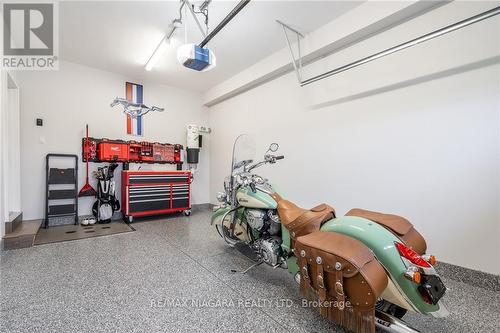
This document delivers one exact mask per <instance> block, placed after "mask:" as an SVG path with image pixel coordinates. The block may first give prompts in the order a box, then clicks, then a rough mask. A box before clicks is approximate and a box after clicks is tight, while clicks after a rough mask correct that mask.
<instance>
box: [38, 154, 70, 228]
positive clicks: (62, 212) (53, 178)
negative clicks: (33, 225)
mask: <svg viewBox="0 0 500 333" xmlns="http://www.w3.org/2000/svg"><path fill="white" fill-rule="evenodd" d="M52 157H57V158H71V159H74V160H75V166H74V168H66V169H59V168H51V167H50V159H51V158H52ZM45 176H46V177H45V179H46V181H45V221H44V228H48V227H49V219H50V218H54V217H65V216H74V217H75V224H78V156H77V155H70V154H47V156H46V158H45ZM58 185H66V186H65V187H68V185H73V188H70V189H68V188H64V189H61V188H60V187H61V186H58ZM52 200H73V203H72V204H51V203H50V202H51V201H52Z"/></svg>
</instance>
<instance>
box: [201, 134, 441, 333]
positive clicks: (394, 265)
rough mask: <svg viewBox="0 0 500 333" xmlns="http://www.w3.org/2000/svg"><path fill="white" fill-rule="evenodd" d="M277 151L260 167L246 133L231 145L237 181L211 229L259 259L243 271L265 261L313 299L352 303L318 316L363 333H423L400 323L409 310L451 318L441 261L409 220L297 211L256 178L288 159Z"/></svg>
mask: <svg viewBox="0 0 500 333" xmlns="http://www.w3.org/2000/svg"><path fill="white" fill-rule="evenodd" d="M278 149H279V146H278V144H276V143H273V144H271V145H270V146H269V149H268V150H267V152H266V153H265V155H264V159H263V160H262V161H258V162H255V161H254V156H255V143H254V141H253V140H252V138H251V137H250V136H248V135H246V134H244V135H240V136H239V137H238V138H237V139H236V140H235V143H234V146H233V160H232V167H231V175H229V176H228V177H226V178H225V180H224V192H220V193H219V194H218V196H217V199H218V201H219V202H220V204H219V205H218V206H216V207H214V213H213V215H212V221H211V223H212V225H213V226H215V228H216V230H217V232H218V233H219V235H220V236H221V237H222V238H223V239H224V241H225V242H226V243H228V244H229V245H230V246H232V247H234V248H236V249H238V250H239V251H240V252H241V253H242V254H244V255H245V256H247V257H248V258H250V259H251V260H253V261H254V264H253V265H252V266H250V267H249V268H248V269H246V270H245V271H242V272H239V273H246V272H247V271H248V270H249V269H252V268H254V267H256V266H258V265H261V264H263V263H265V264H267V265H270V266H272V267H275V268H278V267H280V268H284V269H287V270H288V271H289V272H290V273H291V274H292V275H293V276H294V278H295V280H296V281H297V282H298V283H299V284H300V285H301V292H302V291H304V293H303V295H306V294H307V295H308V298H315V297H316V298H318V299H319V300H323V301H326V300H335V301H336V302H337V301H342V302H345V301H347V302H349V301H351V302H352V304H351V306H352V309H353V310H352V309H351V310H345V308H344V307H343V306H342V307H340V306H339V307H338V309H335V310H332V309H330V308H328V309H325V308H320V313H321V314H323V315H325V316H327V317H329V318H330V319H333V320H335V321H336V322H337V323H338V324H340V325H342V326H345V327H347V328H348V329H351V330H353V331H357V332H372V331H374V328H375V327H376V328H378V329H382V330H384V331H386V332H418V331H417V330H415V329H414V328H411V327H410V326H409V325H408V324H406V323H405V322H404V321H403V320H402V317H403V316H404V315H405V313H406V312H407V311H414V312H417V313H421V314H428V315H432V316H434V317H445V316H447V315H448V311H447V310H446V308H445V306H444V305H443V303H442V301H441V298H442V297H443V295H444V294H445V291H446V287H445V286H444V284H443V282H442V280H441V278H440V277H439V275H438V274H437V272H436V270H435V269H434V267H433V265H434V264H435V257H434V256H432V255H428V254H425V251H426V243H425V240H424V239H423V237H422V236H421V235H420V234H419V233H418V232H417V231H416V230H415V228H413V225H411V223H410V222H408V221H407V220H406V219H404V218H402V217H399V216H396V215H389V214H382V213H376V212H370V211H366V210H362V209H353V210H351V211H349V212H348V213H347V214H346V215H345V216H341V217H337V216H336V215H335V211H334V209H333V208H332V207H330V206H328V205H324V204H323V205H320V206H318V207H315V208H313V209H311V210H308V209H302V208H300V207H297V206H296V205H295V204H293V203H291V202H290V201H288V200H285V199H283V198H282V197H281V195H280V194H279V193H278V192H277V191H276V190H275V188H274V187H273V186H272V185H271V184H269V182H268V180H267V179H264V178H263V177H261V176H259V175H257V174H255V173H254V172H253V171H254V170H255V169H257V168H258V167H260V166H263V165H266V164H274V163H276V162H278V161H279V160H282V159H283V158H284V156H277V155H274V153H275V152H276V151H277V150H278ZM316 243H317V244H316ZM311 253H313V254H314V256H312V257H311ZM318 253H319V254H318ZM308 258H309V259H308ZM329 263H330V264H329ZM349 271H355V272H356V273H360V274H357V275H356V274H354V273H352V272H349ZM352 277H355V278H352ZM363 288H365V289H363ZM361 290H365V291H366V292H365V294H363V295H360V293H361V292H360V291H361ZM311 291H312V292H311ZM359 300H362V303H363V304H360V301H359ZM370 300H373V302H372V303H373V309H372V308H371V304H372V303H371V301H370ZM335 304H337V303H335ZM338 304H341V303H338ZM342 304H344V303H342ZM349 311H350V312H349ZM370 313H373V316H370ZM347 318H354V319H352V320H351V319H347ZM356 318H357V319H356ZM359 318H364V319H359ZM367 318H368V319H367ZM363 321H364V324H363ZM365 324H366V325H365Z"/></svg>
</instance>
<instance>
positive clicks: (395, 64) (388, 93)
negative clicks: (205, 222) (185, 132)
mask: <svg viewBox="0 0 500 333" xmlns="http://www.w3.org/2000/svg"><path fill="white" fill-rule="evenodd" d="M473 5H474V4H473V3H472V4H471V3H466V4H456V5H453V7H448V5H447V6H443V7H442V8H440V9H439V10H437V11H436V12H433V13H430V14H429V15H427V14H426V16H424V17H422V18H419V19H418V20H415V21H413V22H410V23H408V24H405V25H404V26H400V27H398V28H397V29H393V30H391V31H388V32H386V33H384V34H382V35H379V36H376V37H373V38H372V39H370V40H368V41H366V42H363V43H360V44H358V45H356V46H355V47H352V48H349V49H346V50H344V51H342V52H341V53H338V54H334V55H332V56H330V57H328V58H327V59H325V60H324V61H322V62H319V63H316V64H314V65H312V66H309V67H308V68H307V69H306V77H307V76H308V75H311V74H312V73H320V72H321V71H323V70H327V69H330V68H333V67H335V66H338V65H342V64H345V63H346V62H348V61H352V60H355V59H357V58H360V57H362V56H366V55H368V54H370V53H373V52H375V51H378V50H381V49H382V48H383V47H388V46H391V45H392V44H394V42H401V41H404V40H405V39H408V38H410V37H415V36H418V34H421V33H423V32H427V31H430V30H431V29H433V28H438V27H440V26H442V25H443V23H444V21H443V20H440V19H438V18H439V17H442V16H444V15H448V17H449V18H450V20H452V21H453V20H454V19H455V18H457V17H468V16H470V15H471V13H475V11H477V10H480V9H481V8H479V7H478V8H471V7H470V6H473ZM483 5H484V4H483ZM479 6H481V5H479ZM446 7H448V8H446ZM445 8H446V9H445ZM471 9H472V10H471ZM360 19H362V18H360ZM495 20H496V21H495ZM498 23H499V21H498V18H497V19H492V20H489V21H484V22H481V23H479V24H477V25H475V26H472V27H469V28H467V29H464V30H461V31H458V32H454V33H453V34H450V35H448V36H447V37H443V38H439V39H436V40H434V41H433V42H429V43H427V44H421V45H419V46H418V47H415V48H413V49H410V50H407V51H404V52H401V53H398V54H395V55H392V56H389V57H386V58H384V59H381V60H378V61H376V62H373V63H371V64H369V65H366V66H363V67H359V68H357V69H355V70H352V71H349V72H346V73H343V74H342V75H340V76H338V77H335V78H330V79H328V80H326V81H322V82H318V83H316V84H313V85H311V86H308V87H307V88H300V87H299V86H298V83H297V81H296V77H295V74H294V73H290V74H288V75H286V76H283V77H281V78H279V79H276V80H274V81H271V82H268V83H266V84H264V85H261V86H259V87H257V88H255V89H253V90H250V91H248V92H246V93H244V94H241V95H238V96H236V97H234V98H232V99H229V100H227V101H224V102H222V103H220V104H217V105H215V106H212V107H211V108H210V125H211V127H212V129H213V133H212V136H211V155H210V161H211V169H210V170H211V171H210V189H211V200H212V202H215V193H216V192H217V191H220V190H221V189H222V185H223V177H224V176H225V175H226V174H227V173H228V170H229V168H230V154H231V146H232V142H233V140H234V138H235V137H236V136H237V135H238V134H240V133H243V132H246V133H249V134H252V135H253V136H254V137H256V141H257V144H258V147H259V148H260V155H262V154H263V153H264V150H265V148H266V147H267V145H268V144H269V143H270V142H272V141H276V142H278V143H280V145H281V150H280V151H281V153H283V154H284V155H285V156H286V159H285V160H283V161H281V162H280V163H278V164H277V165H273V166H266V167H264V168H262V169H260V170H259V172H260V173H261V174H262V175H264V176H267V177H269V178H270V179H271V181H272V182H274V183H276V184H277V185H278V188H279V189H280V190H281V191H282V192H283V194H284V196H285V197H286V198H288V199H290V200H292V201H295V202H297V203H298V204H299V205H301V206H305V207H312V206H313V205H315V204H317V203H320V202H327V203H329V204H332V205H333V206H334V207H336V209H337V211H338V213H339V214H344V213H346V212H347V211H348V210H349V209H351V208H353V207H362V208H366V209H370V210H376V211H382V212H387V213H395V214H400V215H402V216H405V217H407V218H409V219H410V220H411V221H412V223H413V224H414V225H415V226H416V228H417V229H418V230H419V231H420V232H422V233H423V235H424V236H425V237H426V239H427V241H428V245H429V252H430V253H434V254H436V255H437V256H438V259H440V260H442V261H445V262H449V263H453V264H457V265H461V266H465V267H469V268H473V269H479V270H482V271H486V272H490V273H495V274H499V273H500V263H499V260H498V257H499V254H500V248H499V238H500V233H499V224H500V212H499V200H500V195H499V191H500V186H499V184H500V178H499V167H500V165H499V160H500V140H499V131H500V119H499V114H500V100H499V96H500V95H499V92H500V66H499V65H498V63H499V62H500V58H499V57H498V55H499V54H500V53H499V50H500V45H499V43H500V38H499V36H498V34H499V30H500V29H498ZM424 28H425V29H424Z"/></svg>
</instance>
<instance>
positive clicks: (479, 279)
mask: <svg viewBox="0 0 500 333" xmlns="http://www.w3.org/2000/svg"><path fill="white" fill-rule="evenodd" d="M435 267H436V270H437V271H438V272H439V274H440V275H442V276H443V277H446V278H448V279H451V280H455V281H459V282H463V283H467V284H470V285H472V286H475V287H481V288H484V289H488V290H492V291H495V292H499V291H500V276H499V275H495V274H490V273H485V272H481V271H477V270H474V269H470V268H465V267H462V266H457V265H453V264H449V263H446V262H438V263H437V264H436V266H435Z"/></svg>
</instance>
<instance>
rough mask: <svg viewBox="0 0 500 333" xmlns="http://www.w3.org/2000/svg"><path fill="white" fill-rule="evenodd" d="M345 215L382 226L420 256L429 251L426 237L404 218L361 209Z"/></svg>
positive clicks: (355, 209) (352, 210)
mask: <svg viewBox="0 0 500 333" xmlns="http://www.w3.org/2000/svg"><path fill="white" fill-rule="evenodd" d="M345 215H346V216H358V217H363V218H365V219H368V220H371V221H373V222H375V223H378V224H381V225H382V226H384V227H385V228H387V229H389V230H390V231H391V232H392V233H393V234H395V235H396V236H397V237H398V238H399V239H401V240H402V241H403V242H404V243H405V244H406V245H408V246H409V247H411V248H412V249H413V251H415V252H417V253H418V254H420V255H422V254H424V253H425V251H426V250H427V243H426V242H425V239H424V237H422V235H421V234H420V233H419V232H418V231H417V230H416V229H415V228H414V227H413V224H411V223H410V221H408V220H407V219H405V218H404V217H401V216H398V215H393V214H383V213H378V212H372V211H369V210H364V209H359V208H354V209H351V210H350V211H348V212H347V214H345Z"/></svg>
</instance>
